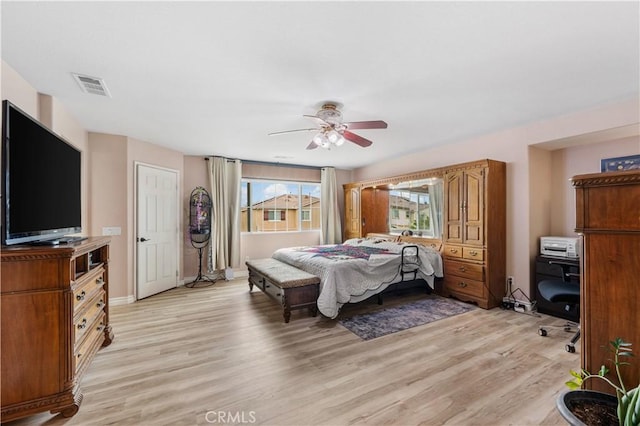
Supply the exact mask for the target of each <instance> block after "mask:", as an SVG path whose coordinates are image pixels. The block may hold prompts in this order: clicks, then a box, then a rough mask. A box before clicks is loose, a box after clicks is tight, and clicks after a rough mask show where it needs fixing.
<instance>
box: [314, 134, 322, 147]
mask: <svg viewBox="0 0 640 426" xmlns="http://www.w3.org/2000/svg"><path fill="white" fill-rule="evenodd" d="M323 139H324V134H323V133H322V132H320V133H317V134H316V135H315V136H314V137H313V139H311V141H312V142H313V143H315V144H316V145H318V146H322V140H323Z"/></svg>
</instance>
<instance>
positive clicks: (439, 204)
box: [429, 179, 444, 238]
mask: <svg viewBox="0 0 640 426" xmlns="http://www.w3.org/2000/svg"><path fill="white" fill-rule="evenodd" d="M442 209H444V181H443V180H442V179H438V181H437V182H435V183H430V184H429V215H430V216H431V229H432V230H433V237H434V238H442Z"/></svg>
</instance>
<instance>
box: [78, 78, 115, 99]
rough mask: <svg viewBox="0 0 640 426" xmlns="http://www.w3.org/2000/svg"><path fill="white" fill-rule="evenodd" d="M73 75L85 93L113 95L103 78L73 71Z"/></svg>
mask: <svg viewBox="0 0 640 426" xmlns="http://www.w3.org/2000/svg"><path fill="white" fill-rule="evenodd" d="M72 75H73V78H74V79H75V80H76V81H77V82H78V84H79V85H80V88H81V89H82V91H83V92H84V93H89V94H92V95H100V96H108V97H111V93H109V89H107V85H106V84H105V82H104V80H102V79H101V78H97V77H91V76H88V75H82V74H75V73H72Z"/></svg>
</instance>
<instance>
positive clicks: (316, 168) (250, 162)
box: [204, 157, 324, 170]
mask: <svg viewBox="0 0 640 426" xmlns="http://www.w3.org/2000/svg"><path fill="white" fill-rule="evenodd" d="M204 159H205V161H209V157H204ZM227 161H230V162H232V161H236V160H235V159H233V160H231V159H228V158H227ZM240 161H242V162H243V163H245V164H256V165H259V166H276V167H277V166H280V167H292V168H296V169H312V170H320V169H324V167H318V166H305V165H303V164H289V163H271V162H268V161H256V160H240Z"/></svg>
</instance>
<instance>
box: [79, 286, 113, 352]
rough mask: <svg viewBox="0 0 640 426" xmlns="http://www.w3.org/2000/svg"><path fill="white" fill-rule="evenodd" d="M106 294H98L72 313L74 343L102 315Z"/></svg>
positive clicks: (101, 292)
mask: <svg viewBox="0 0 640 426" xmlns="http://www.w3.org/2000/svg"><path fill="white" fill-rule="evenodd" d="M105 297H106V293H105V291H104V290H101V291H100V292H98V293H97V294H96V295H95V296H94V297H93V298H92V299H91V300H90V301H89V302H87V303H86V304H84V305H82V308H81V309H79V310H77V311H76V312H75V313H74V319H73V329H74V331H75V334H76V338H75V342H76V343H78V342H79V341H80V339H82V337H83V336H84V335H85V334H86V333H87V331H88V330H89V329H90V326H91V325H92V324H93V323H94V322H95V319H96V318H97V317H98V316H100V315H101V314H102V313H103V308H104V305H105Z"/></svg>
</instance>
